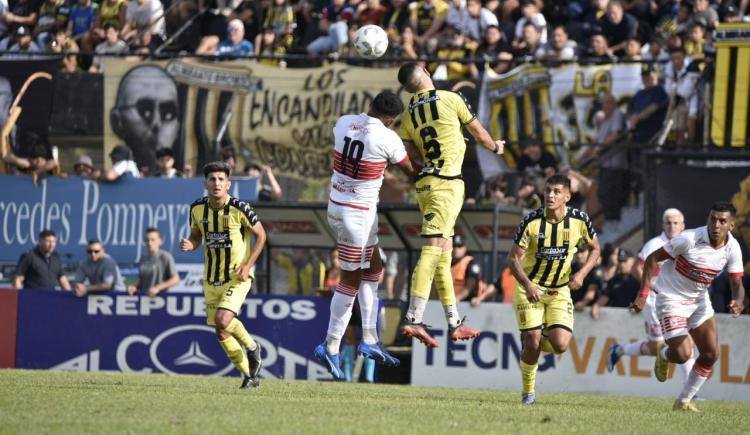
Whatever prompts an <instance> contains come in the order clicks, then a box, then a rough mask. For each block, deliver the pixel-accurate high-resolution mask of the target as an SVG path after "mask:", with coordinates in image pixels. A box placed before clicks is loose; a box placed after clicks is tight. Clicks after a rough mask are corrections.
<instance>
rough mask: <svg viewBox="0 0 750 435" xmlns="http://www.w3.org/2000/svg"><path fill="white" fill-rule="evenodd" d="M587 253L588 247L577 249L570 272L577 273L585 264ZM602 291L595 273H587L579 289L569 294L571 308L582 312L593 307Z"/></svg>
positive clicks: (600, 283)
mask: <svg viewBox="0 0 750 435" xmlns="http://www.w3.org/2000/svg"><path fill="white" fill-rule="evenodd" d="M588 255H589V251H588V246H586V245H582V246H579V247H578V251H577V252H576V254H575V257H574V258H573V263H572V264H571V272H572V273H575V272H577V271H578V270H579V269H580V268H581V266H582V265H583V264H584V263H585V262H586V258H588ZM601 291H602V280H601V279H600V278H599V277H598V276H596V274H595V273H589V274H588V275H586V278H584V280H583V284H581V288H579V289H578V290H576V291H572V292H570V298H571V300H572V301H573V307H574V308H575V310H576V311H583V310H584V309H585V308H586V307H588V306H593V305H594V303H595V302H596V300H597V299H598V298H599V296H600V295H601Z"/></svg>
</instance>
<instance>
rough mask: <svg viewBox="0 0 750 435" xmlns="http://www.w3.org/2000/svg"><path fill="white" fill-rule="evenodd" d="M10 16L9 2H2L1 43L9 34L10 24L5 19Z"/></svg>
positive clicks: (0, 18)
mask: <svg viewBox="0 0 750 435" xmlns="http://www.w3.org/2000/svg"><path fill="white" fill-rule="evenodd" d="M7 14H8V0H0V42H2V39H3V38H4V37H5V34H6V33H8V24H7V23H6V21H5V17H6V15H7Z"/></svg>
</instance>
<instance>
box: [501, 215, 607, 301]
mask: <svg viewBox="0 0 750 435" xmlns="http://www.w3.org/2000/svg"><path fill="white" fill-rule="evenodd" d="M567 210H568V211H567V213H566V214H565V218H563V220H562V222H558V223H555V224H553V223H550V222H548V221H547V220H546V219H545V218H544V208H540V209H538V210H536V211H534V212H531V213H529V214H527V215H526V216H525V217H524V218H523V221H522V222H521V225H519V226H518V230H517V231H516V236H515V237H514V239H513V242H514V243H515V244H516V245H518V246H519V247H520V248H523V249H524V250H525V251H526V253H525V254H524V256H523V261H522V263H521V266H522V267H523V271H524V272H525V273H526V275H528V277H529V279H530V280H531V281H533V282H534V283H535V284H538V285H540V286H542V287H550V288H557V287H563V286H566V285H568V280H569V278H570V264H571V263H572V262H573V255H574V254H575V253H576V251H578V246H579V245H580V244H582V243H588V242H590V241H592V240H593V239H594V238H595V237H596V231H595V230H594V226H593V225H592V224H591V220H590V219H589V217H588V215H587V214H586V213H584V212H582V211H580V210H578V209H575V208H570V207H568V208H567Z"/></svg>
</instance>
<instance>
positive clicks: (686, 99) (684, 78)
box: [664, 48, 701, 145]
mask: <svg viewBox="0 0 750 435" xmlns="http://www.w3.org/2000/svg"><path fill="white" fill-rule="evenodd" d="M670 57H671V59H672V60H671V62H669V63H668V64H667V65H666V66H665V68H664V78H665V81H664V88H665V91H666V92H667V95H669V98H670V100H671V102H672V113H671V115H672V121H673V122H674V131H675V134H676V136H677V144H678V145H684V144H687V143H690V142H692V141H693V139H695V132H696V124H697V118H698V95H696V93H695V85H696V83H697V81H698V78H699V77H700V74H701V72H700V69H699V68H698V62H693V61H691V59H690V58H689V57H687V55H686V54H685V50H684V49H683V48H677V49H674V50H672V52H671V53H670Z"/></svg>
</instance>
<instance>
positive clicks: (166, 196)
mask: <svg viewBox="0 0 750 435" xmlns="http://www.w3.org/2000/svg"><path fill="white" fill-rule="evenodd" d="M203 183H204V181H203V178H200V177H199V178H175V179H161V178H142V179H133V178H129V177H125V178H122V179H120V180H118V181H117V182H114V183H97V182H95V181H92V180H89V179H82V178H78V177H69V178H60V177H48V178H44V179H41V180H40V181H39V183H38V185H34V183H33V181H32V179H31V177H24V176H0V185H2V188H0V245H2V246H3V249H2V250H0V261H6V262H10V261H13V262H15V261H17V260H18V257H19V256H20V255H21V254H22V253H23V252H25V251H27V250H29V249H30V248H31V247H32V246H33V245H34V244H36V242H37V237H38V235H39V232H40V231H41V230H42V229H45V228H49V229H52V230H53V231H55V232H56V233H57V250H58V252H59V253H60V255H61V256H62V257H63V259H64V260H65V261H69V260H81V259H82V258H83V256H84V250H85V246H86V242H87V241H88V240H90V239H99V240H101V241H102V242H103V243H104V246H105V247H106V249H107V253H108V254H110V255H111V256H113V257H114V258H115V259H116V260H117V261H118V262H121V263H129V262H136V261H138V258H140V255H141V253H142V251H143V249H144V248H145V247H144V245H143V243H142V240H143V230H144V229H146V228H148V227H156V228H158V229H159V231H160V232H161V234H162V238H163V239H164V245H163V246H162V249H165V250H167V251H170V252H171V253H172V254H173V255H174V257H175V261H177V262H178V263H202V262H203V258H202V255H203V254H202V250H198V251H194V252H190V253H184V252H181V251H180V250H179V244H180V239H181V238H183V237H187V236H188V235H189V233H190V229H189V228H188V225H189V224H188V215H189V213H190V204H191V203H192V202H193V201H195V200H196V199H197V198H199V197H201V196H203V194H204V188H203ZM230 194H231V195H232V196H235V197H238V198H241V199H243V200H247V201H254V200H255V199H256V198H257V179H256V178H253V179H241V180H233V181H232V187H231V188H230Z"/></svg>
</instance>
